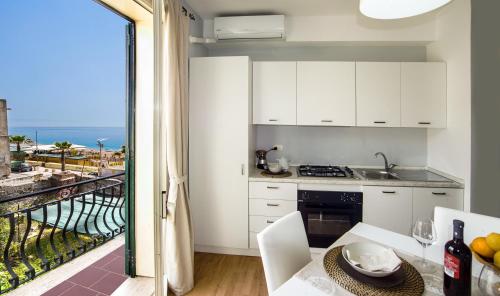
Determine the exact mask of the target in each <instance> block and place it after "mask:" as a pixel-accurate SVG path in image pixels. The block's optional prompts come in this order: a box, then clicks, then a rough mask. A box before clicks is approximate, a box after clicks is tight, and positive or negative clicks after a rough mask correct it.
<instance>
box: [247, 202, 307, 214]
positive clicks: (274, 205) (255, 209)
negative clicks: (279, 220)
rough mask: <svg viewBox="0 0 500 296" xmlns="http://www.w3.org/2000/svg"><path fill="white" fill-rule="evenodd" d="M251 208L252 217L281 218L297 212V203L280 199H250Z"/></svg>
mask: <svg viewBox="0 0 500 296" xmlns="http://www.w3.org/2000/svg"><path fill="white" fill-rule="evenodd" d="M249 207H250V211H249V212H250V215H251V216H268V217H281V216H285V215H286V214H289V213H291V212H295V211H296V210H297V202H296V201H290V200H278V199H250V200H249Z"/></svg>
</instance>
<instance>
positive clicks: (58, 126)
mask: <svg viewBox="0 0 500 296" xmlns="http://www.w3.org/2000/svg"><path fill="white" fill-rule="evenodd" d="M103 127H110V128H118V127H119V128H126V126H77V125H75V126H28V125H26V126H8V128H103Z"/></svg>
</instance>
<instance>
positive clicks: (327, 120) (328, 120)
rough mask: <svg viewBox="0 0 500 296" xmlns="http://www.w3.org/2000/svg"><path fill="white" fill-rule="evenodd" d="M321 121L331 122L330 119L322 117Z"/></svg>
mask: <svg viewBox="0 0 500 296" xmlns="http://www.w3.org/2000/svg"><path fill="white" fill-rule="evenodd" d="M321 122H333V120H331V119H322V120H321Z"/></svg>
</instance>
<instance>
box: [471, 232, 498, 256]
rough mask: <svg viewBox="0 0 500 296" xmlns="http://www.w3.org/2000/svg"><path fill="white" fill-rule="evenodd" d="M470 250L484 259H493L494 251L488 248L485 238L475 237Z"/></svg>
mask: <svg viewBox="0 0 500 296" xmlns="http://www.w3.org/2000/svg"><path fill="white" fill-rule="evenodd" d="M471 247H472V250H474V252H476V253H478V254H479V255H481V256H483V257H485V258H493V256H494V255H495V251H494V250H493V249H492V248H490V247H489V246H488V244H487V243H486V238H485V237H476V238H475V239H474V240H473V241H472V244H471Z"/></svg>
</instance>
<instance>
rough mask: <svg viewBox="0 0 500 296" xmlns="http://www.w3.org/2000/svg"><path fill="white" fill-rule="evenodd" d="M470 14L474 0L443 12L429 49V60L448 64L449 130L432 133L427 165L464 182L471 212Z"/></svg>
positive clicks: (463, 0)
mask: <svg viewBox="0 0 500 296" xmlns="http://www.w3.org/2000/svg"><path fill="white" fill-rule="evenodd" d="M470 13H471V8H470V0H455V1H453V2H452V3H451V4H449V5H447V6H446V7H444V8H443V9H442V10H440V12H439V17H438V20H437V23H436V26H437V27H436V28H437V39H438V41H436V42H434V43H432V44H430V45H428V46H427V57H428V60H430V61H435V60H436V61H445V62H446V64H447V68H448V69H447V73H448V74H447V75H448V77H447V97H448V101H447V106H448V114H447V124H448V127H447V128H446V129H438V130H434V129H429V130H428V134H427V163H428V165H429V166H430V167H432V168H435V169H437V170H440V171H443V172H446V173H448V174H451V175H454V176H456V177H458V178H461V179H463V180H464V182H465V193H464V195H465V196H464V197H465V198H464V208H465V210H470V185H471V75H470V71H471V63H470V56H471V51H470V48H471V42H470V32H471V29H470V28H471V27H470V23H471V16H470Z"/></svg>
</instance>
